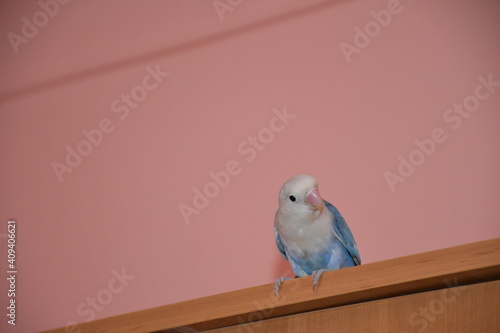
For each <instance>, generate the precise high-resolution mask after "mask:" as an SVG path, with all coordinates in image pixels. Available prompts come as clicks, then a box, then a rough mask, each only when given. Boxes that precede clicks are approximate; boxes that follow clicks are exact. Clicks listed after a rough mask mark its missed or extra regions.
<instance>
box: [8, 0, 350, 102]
mask: <svg viewBox="0 0 500 333" xmlns="http://www.w3.org/2000/svg"><path fill="white" fill-rule="evenodd" d="M340 1H342V0H332V1H327V2H323V3H319V4H314V5H311V6H309V7H306V8H301V9H299V10H295V11H291V12H289V13H285V14H282V15H279V16H276V17H272V18H268V19H264V20H262V21H259V22H255V23H251V24H248V25H246V26H243V27H240V28H236V29H233V30H230V31H226V32H222V33H217V34H214V35H212V36H207V37H202V38H198V39H195V40H192V41H188V42H186V43H182V44H179V45H174V46H170V47H167V48H164V49H161V50H158V51H155V52H151V53H147V54H144V55H141V56H138V57H135V58H131V59H125V60H120V61H117V62H114V63H112V64H107V65H103V66H98V67H95V68H91V69H84V70H81V71H79V72H76V73H71V74H68V75H64V76H61V77H58V78H54V79H52V80H49V81H46V82H42V83H39V84H34V85H31V86H28V87H24V88H21V89H16V90H13V91H10V92H6V93H4V94H2V95H0V103H1V102H6V101H8V100H11V99H17V98H21V97H23V96H26V95H30V94H33V93H39V92H41V91H45V90H49V89H53V88H56V87H58V86H62V85H65V84H68V83H71V82H78V81H81V80H86V79H89V78H91V77H94V76H98V75H102V74H106V73H110V72H115V71H119V70H121V69H124V68H128V67H131V66H134V65H139V64H142V63H145V62H151V61H153V60H155V59H163V58H165V57H166V56H169V55H174V54H177V53H182V52H187V51H190V50H192V49H195V48H198V47H203V46H204V45H209V44H212V43H215V42H218V41H221V40H225V39H228V38H234V37H236V36H238V35H240V34H244V33H247V32H250V31H253V30H255V29H261V28H265V27H268V26H271V25H274V24H278V23H281V22H282V21H287V20H292V19H295V18H297V17H300V16H303V15H307V14H311V13H314V12H318V11H321V10H324V9H325V8H328V7H331V6H334V5H336V4H337V3H339V2H340Z"/></svg>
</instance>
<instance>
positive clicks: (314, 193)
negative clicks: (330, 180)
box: [304, 188, 325, 212]
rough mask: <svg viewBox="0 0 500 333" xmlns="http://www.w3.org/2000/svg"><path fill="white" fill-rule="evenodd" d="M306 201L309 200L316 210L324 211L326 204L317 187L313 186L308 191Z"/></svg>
mask: <svg viewBox="0 0 500 333" xmlns="http://www.w3.org/2000/svg"><path fill="white" fill-rule="evenodd" d="M304 201H305V202H307V203H308V204H309V205H310V206H311V207H312V208H313V209H314V210H319V211H320V212H323V208H324V207H325V204H324V203H323V199H321V196H320V195H319V192H318V189H317V188H313V189H312V190H310V191H309V192H307V194H306V196H305V198H304Z"/></svg>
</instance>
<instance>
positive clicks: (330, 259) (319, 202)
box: [274, 175, 361, 296]
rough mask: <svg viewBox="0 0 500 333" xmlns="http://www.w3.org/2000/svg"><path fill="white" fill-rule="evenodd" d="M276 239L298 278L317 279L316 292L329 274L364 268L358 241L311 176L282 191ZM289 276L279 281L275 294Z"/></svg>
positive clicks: (293, 180) (290, 182) (295, 179)
mask: <svg viewBox="0 0 500 333" xmlns="http://www.w3.org/2000/svg"><path fill="white" fill-rule="evenodd" d="M274 236H275V238H276V245H277V246H278V250H279V252H280V253H281V255H282V256H283V257H284V258H285V259H286V260H288V261H289V262H290V265H291V266H292V269H293V271H294V272H295V274H296V275H298V276H300V277H302V276H308V275H311V276H312V278H313V290H315V289H316V287H317V285H318V281H319V278H320V277H321V274H323V273H324V272H326V271H332V270H337V269H341V268H345V267H352V266H357V265H361V259H360V256H359V252H358V248H357V245H356V241H355V240H354V237H353V235H352V233H351V230H350V229H349V226H348V225H347V223H346V222H345V220H344V218H343V217H342V215H341V214H340V212H339V211H338V210H337V208H335V206H333V205H332V204H330V203H329V202H328V201H326V200H323V199H322V198H321V196H320V194H319V191H318V182H317V181H316V180H315V179H314V178H313V177H311V176H309V175H298V176H294V177H292V178H290V179H289V180H288V181H287V182H286V183H285V184H283V186H282V187H281V189H280V192H279V208H278V210H277V212H276V215H275V218H274ZM287 279H289V278H287V277H281V278H278V279H277V280H276V282H275V284H274V292H275V294H276V296H279V288H280V285H281V283H282V282H283V281H285V280H287Z"/></svg>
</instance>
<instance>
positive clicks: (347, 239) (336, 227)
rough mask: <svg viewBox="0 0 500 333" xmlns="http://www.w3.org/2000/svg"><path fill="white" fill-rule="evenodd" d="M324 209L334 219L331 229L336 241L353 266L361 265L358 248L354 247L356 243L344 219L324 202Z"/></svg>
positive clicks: (336, 210)
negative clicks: (341, 246)
mask: <svg viewBox="0 0 500 333" xmlns="http://www.w3.org/2000/svg"><path fill="white" fill-rule="evenodd" d="M323 201H324V202H325V205H326V207H327V208H328V210H329V211H330V212H332V214H333V216H334V217H335V219H334V220H333V221H332V228H333V232H334V233H335V236H336V237H337V238H338V240H339V241H340V242H341V243H342V245H344V248H345V249H346V250H347V252H348V253H349V255H350V256H351V258H352V260H353V261H354V264H355V265H361V258H360V256H359V251H358V246H357V245H356V241H355V240H354V236H353V235H352V232H351V229H349V226H348V225H347V223H346V222H345V220H344V218H343V217H342V215H341V214H340V212H339V211H338V209H337V208H336V207H335V206H334V205H332V204H331V203H329V202H328V201H326V200H323Z"/></svg>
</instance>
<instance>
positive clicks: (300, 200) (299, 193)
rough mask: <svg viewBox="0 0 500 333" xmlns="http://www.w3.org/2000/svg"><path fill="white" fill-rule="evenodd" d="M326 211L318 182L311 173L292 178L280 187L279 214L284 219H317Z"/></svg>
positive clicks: (308, 220)
mask: <svg viewBox="0 0 500 333" xmlns="http://www.w3.org/2000/svg"><path fill="white" fill-rule="evenodd" d="M324 211H325V204H324V202H323V199H322V198H321V196H320V194H319V191H318V182H317V181H316V179H314V178H313V177H311V176H309V175H298V176H294V177H292V178H290V179H289V180H288V181H287V182H286V183H285V184H283V186H282V187H281V189H280V193H279V210H278V214H280V215H281V217H282V218H284V219H290V218H291V219H294V220H295V219H297V220H301V221H304V222H313V221H315V220H317V219H318V218H319V217H320V216H321V215H322V214H323V212H324Z"/></svg>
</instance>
